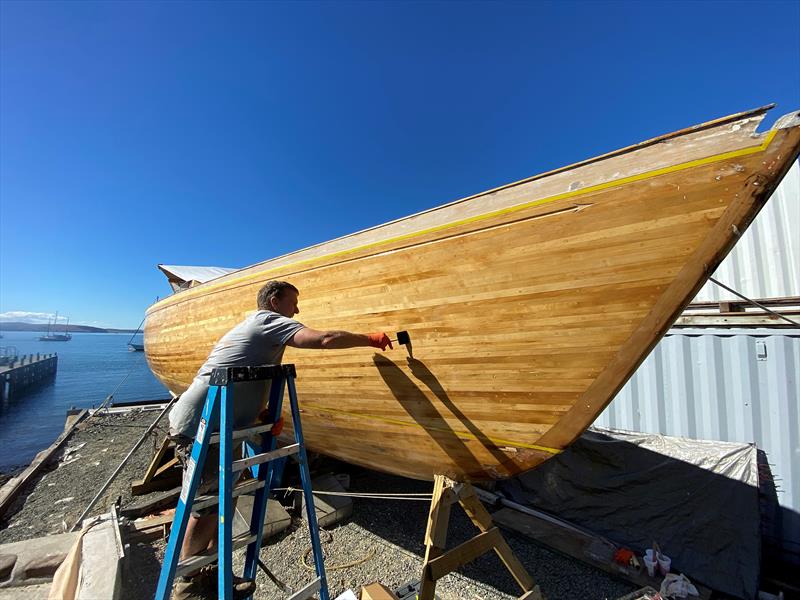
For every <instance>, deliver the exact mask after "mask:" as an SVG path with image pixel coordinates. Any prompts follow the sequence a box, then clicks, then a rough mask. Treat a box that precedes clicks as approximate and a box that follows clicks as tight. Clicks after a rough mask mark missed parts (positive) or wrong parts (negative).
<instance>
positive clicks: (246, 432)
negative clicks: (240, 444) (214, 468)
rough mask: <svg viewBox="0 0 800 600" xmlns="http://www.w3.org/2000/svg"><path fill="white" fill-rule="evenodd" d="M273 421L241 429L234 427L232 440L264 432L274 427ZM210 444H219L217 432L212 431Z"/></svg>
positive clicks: (243, 438)
mask: <svg viewBox="0 0 800 600" xmlns="http://www.w3.org/2000/svg"><path fill="white" fill-rule="evenodd" d="M274 425H275V424H274V423H264V424H262V425H255V426H253V427H243V428H242V429H236V430H235V431H234V432H233V441H234V442H235V441H237V440H245V439H247V438H249V437H250V436H251V435H257V434H259V433H266V432H267V431H269V430H270V429H272V428H273V427H274ZM210 443H212V444H219V433H212V434H211V442H210Z"/></svg>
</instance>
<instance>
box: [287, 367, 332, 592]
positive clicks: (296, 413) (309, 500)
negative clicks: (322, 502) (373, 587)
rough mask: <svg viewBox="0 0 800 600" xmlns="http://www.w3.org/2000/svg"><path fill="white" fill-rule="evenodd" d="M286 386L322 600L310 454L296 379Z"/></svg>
mask: <svg viewBox="0 0 800 600" xmlns="http://www.w3.org/2000/svg"><path fill="white" fill-rule="evenodd" d="M286 386H287V387H288V388H289V404H290V405H291V407H292V427H293V428H294V439H295V442H296V443H297V444H298V445H299V446H300V450H299V451H298V458H299V459H300V481H301V482H302V483H303V496H304V498H305V504H306V519H307V520H308V528H309V530H310V533H311V536H310V537H311V548H312V551H313V554H314V567H315V570H316V573H317V577H318V578H319V581H320V589H319V597H320V600H329V596H328V580H327V577H326V576H325V557H324V556H323V555H322V545H321V544H320V541H319V525H318V524H317V509H316V506H315V505H314V493H313V492H312V491H311V474H310V473H309V470H308V456H307V455H306V446H305V444H304V443H303V426H302V424H301V422H300V407H299V406H298V404H297V390H296V389H295V386H294V380H293V379H292V378H291V377H288V378H287V381H286Z"/></svg>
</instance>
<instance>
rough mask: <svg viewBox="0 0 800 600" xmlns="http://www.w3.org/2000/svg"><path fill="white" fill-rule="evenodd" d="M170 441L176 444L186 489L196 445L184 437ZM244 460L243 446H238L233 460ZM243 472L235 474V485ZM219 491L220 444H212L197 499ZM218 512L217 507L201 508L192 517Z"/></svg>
mask: <svg viewBox="0 0 800 600" xmlns="http://www.w3.org/2000/svg"><path fill="white" fill-rule="evenodd" d="M170 440H172V442H173V443H174V444H175V458H177V459H178V462H179V463H181V467H182V468H183V485H184V489H185V488H187V487H188V485H189V477H191V473H189V472H188V471H189V462H190V460H191V458H192V446H193V445H194V438H188V437H186V436H183V435H174V436H170ZM240 458H242V445H241V444H236V445H235V446H234V448H233V460H239V459H240ZM241 474H242V472H241V471H239V472H238V473H236V474H235V478H234V480H233V483H234V484H235V483H236V481H237V480H238V479H239V477H240V476H241ZM218 491H219V444H211V445H210V446H209V447H208V452H206V460H205V464H204V465H203V471H202V473H201V474H200V487H199V488H197V492H196V494H195V497H197V496H200V495H201V494H214V493H216V492H218ZM217 512H218V507H217V505H216V504H215V505H213V506H209V507H207V508H201V509H200V510H199V511H194V510H193V511H192V516H195V517H201V516H205V515H210V514H216V513H217Z"/></svg>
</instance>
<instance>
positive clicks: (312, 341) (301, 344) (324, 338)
mask: <svg viewBox="0 0 800 600" xmlns="http://www.w3.org/2000/svg"><path fill="white" fill-rule="evenodd" d="M287 345H289V346H292V347H293V348H312V349H313V348H316V349H322V350H341V349H344V348H359V347H362V346H372V347H373V348H380V349H382V350H385V349H386V346H389V348H393V346H392V342H391V341H390V340H389V336H387V335H386V334H385V333H369V334H364V333H350V332H349V331H317V330H316V329H311V328H309V327H304V328H303V329H301V330H300V331H298V332H297V333H295V334H294V335H293V336H292V339H290V340H289V341H288V342H287Z"/></svg>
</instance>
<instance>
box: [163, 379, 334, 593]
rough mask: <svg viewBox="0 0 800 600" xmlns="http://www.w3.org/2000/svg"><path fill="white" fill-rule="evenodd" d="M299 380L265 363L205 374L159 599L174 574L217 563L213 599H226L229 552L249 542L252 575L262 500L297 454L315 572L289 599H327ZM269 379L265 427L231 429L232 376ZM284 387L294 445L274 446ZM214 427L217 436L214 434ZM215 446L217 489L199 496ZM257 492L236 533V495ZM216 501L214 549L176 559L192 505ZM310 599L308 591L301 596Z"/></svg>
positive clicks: (260, 528) (167, 590) (230, 588)
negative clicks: (241, 452)
mask: <svg viewBox="0 0 800 600" xmlns="http://www.w3.org/2000/svg"><path fill="white" fill-rule="evenodd" d="M295 377H296V373H295V369H294V365H291V364H289V365H264V366H257V367H243V368H233V367H231V368H226V369H214V371H213V372H212V375H211V379H210V385H209V389H208V394H207V395H206V402H205V405H204V406H203V412H202V415H201V419H200V423H199V425H198V428H197V433H196V435H195V438H194V442H193V444H192V453H191V458H190V459H189V461H188V462H187V467H186V472H185V473H184V479H183V485H182V487H181V495H180V498H179V500H178V506H177V508H176V510H175V517H174V518H173V524H172V530H171V532H170V538H169V542H168V543H167V549H166V551H165V553H164V562H163V564H162V567H161V573H160V575H159V581H158V587H157V590H156V595H155V598H156V600H167V598H168V597H169V595H170V593H171V591H172V586H173V583H174V580H175V577H176V576H178V575H184V574H186V573H188V572H191V571H195V570H197V569H199V568H200V567H202V566H203V565H206V564H209V563H211V562H213V561H214V560H215V559H216V560H218V561H219V565H220V566H219V577H218V580H217V593H218V598H219V599H221V600H230V599H231V597H232V594H233V570H232V560H233V551H234V550H235V549H236V548H241V547H243V546H245V545H246V546H247V554H246V559H245V567H244V576H245V577H246V578H247V579H252V580H255V576H256V570H257V568H258V563H259V561H260V556H259V554H260V550H261V543H262V541H263V535H264V521H265V519H266V513H267V502H268V499H269V494H270V491H271V490H272V489H273V488H274V487H275V486H276V485H277V483H279V480H280V478H281V476H282V473H283V464H284V463H285V461H286V457H287V456H289V455H291V454H296V455H297V457H298V461H299V463H300V479H301V481H302V483H303V496H304V498H305V505H306V520H307V521H308V526H309V532H310V534H311V544H312V549H313V552H314V564H315V567H316V574H317V577H316V578H315V579H314V580H313V581H311V582H310V583H308V584H307V585H305V586H304V587H303V588H302V589H301V590H299V591H298V592H296V593H295V594H294V595H293V596H292V598H300V597H301V596H302V595H303V594H313V593H314V592H316V591H318V592H319V597H320V600H330V596H329V594H328V583H327V579H326V576H325V566H324V562H323V559H324V557H323V555H322V547H321V545H320V541H319V525H318V523H317V516H316V509H315V506H314V496H313V492H312V490H311V474H310V473H309V469H308V456H307V454H306V450H305V443H304V441H303V430H302V425H301V423H300V409H299V407H298V402H297V390H296V388H295V385H294V378H295ZM245 380H246V381H254V380H269V381H270V382H271V385H270V391H269V403H268V408H267V420H268V421H269V424H259V425H257V426H255V427H248V428H243V429H239V430H235V431H234V429H233V425H234V411H233V388H232V386H233V384H234V382H236V381H245ZM287 388H288V392H289V401H290V405H291V415H292V425H293V429H294V438H295V443H294V444H291V445H289V446H284V447H282V448H277V447H276V446H277V437H276V436H275V435H273V434H272V426H273V424H274V423H276V422H278V420H279V419H280V416H281V414H282V411H283V399H284V395H285V392H286V390H287ZM216 425H218V426H219V433H212V429H214V427H215V426H216ZM254 435H259V436H260V441H261V444H260V448H258V451H259V452H257V451H256V449H255V446H256V444H255V442H254V441H248V438H252V437H253V436H254ZM237 442H244V443H245V445H246V447H247V458H244V459H241V460H237V461H234V460H233V449H234V446H235V444H236V443H237ZM215 443H219V465H218V467H219V489H218V491H217V493H216V494H209V495H205V496H197V492H198V489H199V486H200V480H201V477H202V472H203V466H204V465H205V461H206V459H207V455H208V450H209V447H210V446H211V444H215ZM246 468H249V469H250V470H251V471H252V473H253V476H254V478H255V480H254V481H247V482H245V483H242V484H238V485H237V484H235V482H236V480H237V478H238V476H239V472H240V471H242V470H243V469H246ZM253 491H255V497H254V500H253V511H252V516H251V518H250V529H249V531H247V532H245V533H243V534H241V535H239V536H236V537H235V538H234V537H233V515H234V506H235V500H234V499H235V498H236V497H238V496H240V495H241V494H245V493H251V492H253ZM214 504H217V505H218V509H217V514H218V523H217V534H218V537H217V548H216V550H211V551H205V552H201V553H200V554H197V555H194V556H190V557H187V558H186V559H184V560H180V552H181V547H180V546H182V544H183V540H184V536H185V534H186V528H187V525H188V522H189V517H190V515H191V511H192V507H193V506H194V507H196V509H200V508H206V507H209V506H213V505H214ZM304 597H307V596H304Z"/></svg>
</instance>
